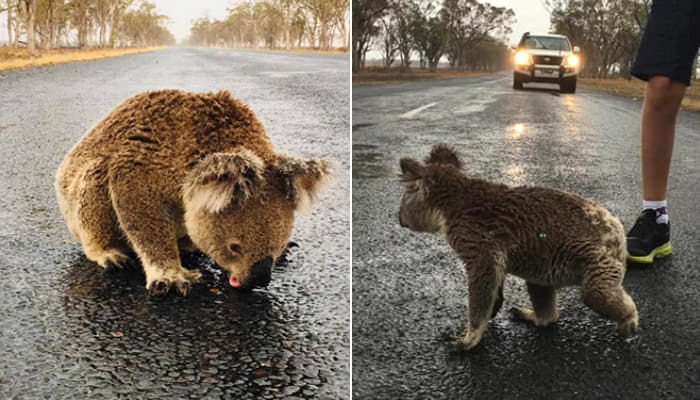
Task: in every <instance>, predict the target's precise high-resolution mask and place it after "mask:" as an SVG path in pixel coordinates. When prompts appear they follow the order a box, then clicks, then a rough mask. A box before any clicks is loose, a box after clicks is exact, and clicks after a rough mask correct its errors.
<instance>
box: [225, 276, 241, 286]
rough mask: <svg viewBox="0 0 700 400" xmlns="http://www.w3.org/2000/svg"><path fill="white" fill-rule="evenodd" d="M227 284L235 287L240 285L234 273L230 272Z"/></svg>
mask: <svg viewBox="0 0 700 400" xmlns="http://www.w3.org/2000/svg"><path fill="white" fill-rule="evenodd" d="M228 284H229V285H231V286H233V287H235V288H236V289H238V288H240V287H241V281H239V280H238V278H236V275H234V274H231V276H230V277H229V278H228Z"/></svg>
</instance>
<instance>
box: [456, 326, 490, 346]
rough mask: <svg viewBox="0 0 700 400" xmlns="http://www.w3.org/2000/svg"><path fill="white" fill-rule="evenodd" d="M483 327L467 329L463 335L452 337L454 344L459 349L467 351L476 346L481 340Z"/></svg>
mask: <svg viewBox="0 0 700 400" xmlns="http://www.w3.org/2000/svg"><path fill="white" fill-rule="evenodd" d="M484 330H485V327H484V328H478V329H469V330H468V331H467V333H466V335H464V336H458V337H456V338H455V339H454V342H453V344H454V346H455V347H457V349H459V350H461V351H469V350H471V349H473V348H474V347H476V345H478V344H479V342H481V338H482V336H483V335H484Z"/></svg>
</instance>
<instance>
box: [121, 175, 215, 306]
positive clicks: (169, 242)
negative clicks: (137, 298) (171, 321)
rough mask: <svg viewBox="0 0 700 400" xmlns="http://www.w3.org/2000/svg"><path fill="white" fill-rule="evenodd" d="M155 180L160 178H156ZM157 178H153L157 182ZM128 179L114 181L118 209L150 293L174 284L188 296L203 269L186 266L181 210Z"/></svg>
mask: <svg viewBox="0 0 700 400" xmlns="http://www.w3.org/2000/svg"><path fill="white" fill-rule="evenodd" d="M154 179H156V178H155V177H154ZM153 181H155V180H151V182H153ZM138 187H139V185H138V183H137V182H130V181H129V180H128V179H127V178H122V180H120V181H116V182H115V181H110V189H111V190H110V191H111V193H112V202H113V203H114V209H115V211H116V214H117V219H118V220H119V225H120V226H121V228H122V230H123V231H124V233H126V235H127V237H128V238H129V242H130V243H131V245H132V247H133V249H134V251H135V252H136V254H137V255H138V256H139V259H140V260H141V264H142V265H143V271H144V273H145V274H146V289H147V290H148V292H149V293H150V294H154V295H164V294H167V293H168V292H169V291H170V288H171V287H172V286H174V287H175V288H176V289H177V291H178V292H179V293H180V294H182V295H183V296H186V295H187V294H188V293H189V292H190V290H191V289H192V284H193V283H195V282H197V281H198V280H199V279H200V278H201V274H200V273H199V271H190V270H187V269H185V268H183V267H182V264H181V262H180V253H179V251H178V240H177V229H176V226H175V221H176V220H177V216H176V215H175V213H176V212H177V211H175V210H173V209H172V208H170V207H168V201H167V199H165V198H160V199H159V198H158V194H157V193H148V196H146V195H144V194H143V193H141V192H140V191H139V190H137V189H136V188H138Z"/></svg>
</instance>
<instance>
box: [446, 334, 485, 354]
mask: <svg viewBox="0 0 700 400" xmlns="http://www.w3.org/2000/svg"><path fill="white" fill-rule="evenodd" d="M477 344H479V341H478V340H470V339H468V338H465V337H464V336H458V337H455V338H454V339H453V340H452V345H453V346H454V347H455V348H456V349H457V350H458V351H469V350H471V349H473V348H474V347H476V345H477Z"/></svg>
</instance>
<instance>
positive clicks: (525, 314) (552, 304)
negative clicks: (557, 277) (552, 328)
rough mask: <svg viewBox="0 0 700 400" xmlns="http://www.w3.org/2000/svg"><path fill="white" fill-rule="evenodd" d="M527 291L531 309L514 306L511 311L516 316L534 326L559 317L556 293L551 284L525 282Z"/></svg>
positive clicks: (542, 324)
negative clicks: (541, 284)
mask: <svg viewBox="0 0 700 400" xmlns="http://www.w3.org/2000/svg"><path fill="white" fill-rule="evenodd" d="M526 285H527V292H528V293H529V294H530V302H532V309H529V308H526V307H514V308H513V313H514V314H515V316H516V317H517V318H520V319H522V320H526V321H530V322H532V323H533V324H535V326H547V325H549V324H551V323H553V322H556V321H557V320H558V319H559V312H557V295H556V292H555V290H554V288H553V287H552V286H540V285H537V284H534V283H530V282H527V283H526Z"/></svg>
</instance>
